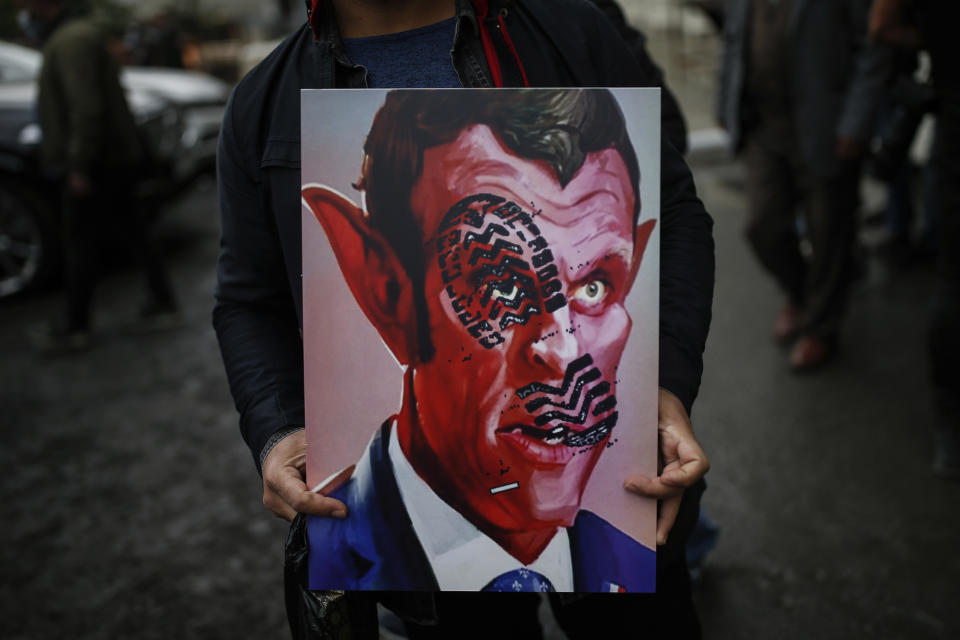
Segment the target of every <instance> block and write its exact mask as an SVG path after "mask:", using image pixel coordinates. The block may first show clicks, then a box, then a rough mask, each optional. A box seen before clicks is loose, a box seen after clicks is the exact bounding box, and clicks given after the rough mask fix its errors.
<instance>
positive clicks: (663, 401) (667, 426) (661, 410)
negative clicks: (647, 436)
mask: <svg viewBox="0 0 960 640" xmlns="http://www.w3.org/2000/svg"><path fill="white" fill-rule="evenodd" d="M657 404H658V411H657V413H658V415H657V437H658V440H659V442H660V460H659V464H660V466H661V469H662V470H661V471H660V475H659V476H657V477H655V478H650V477H648V476H640V475H634V476H628V477H627V479H626V480H625V481H624V483H623V487H624V488H625V489H626V490H627V491H631V492H633V493H636V494H638V495H641V496H646V497H648V498H656V499H658V500H662V501H663V503H662V504H661V506H660V516H659V517H658V518H657V544H658V545H663V544H666V542H667V535H668V534H669V533H670V529H672V528H673V523H674V522H675V521H676V519H677V513H678V512H679V511H680V500H681V499H682V498H683V491H684V489H686V488H687V487H689V486H691V485H693V484H694V483H696V482H697V481H698V480H700V478H702V477H703V476H704V474H706V473H707V471H709V470H710V462H709V461H708V460H707V455H706V454H705V453H704V452H703V449H702V448H700V444H699V443H698V442H697V439H696V438H695V437H694V435H693V425H691V424H690V416H688V415H687V410H686V409H685V408H684V407H683V403H682V402H680V399H679V398H677V396H675V395H673V394H672V393H670V392H669V391H665V390H664V389H660V395H659V398H658V403H657Z"/></svg>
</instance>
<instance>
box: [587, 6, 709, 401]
mask: <svg viewBox="0 0 960 640" xmlns="http://www.w3.org/2000/svg"><path fill="white" fill-rule="evenodd" d="M597 13H598V14H599V12H597ZM597 17H598V19H597V20H596V23H595V25H594V29H595V30H594V32H593V34H592V36H591V37H590V38H589V40H588V41H590V42H604V43H606V46H604V47H602V49H603V53H602V54H599V55H600V56H601V57H600V59H598V60H597V61H596V62H597V63H599V64H598V66H599V68H601V69H605V70H608V75H607V76H606V77H605V78H604V79H605V82H606V83H607V86H611V87H614V86H634V87H644V86H647V87H649V86H657V84H656V83H657V82H658V80H662V78H659V79H658V78H656V77H654V76H651V75H649V70H648V71H646V72H645V71H644V68H643V67H642V66H640V65H636V64H622V61H625V60H632V56H631V54H630V53H629V49H628V48H627V45H626V44H625V43H624V42H623V41H622V40H621V39H620V38H616V37H611V34H610V33H609V31H610V29H611V27H610V23H609V22H608V21H607V20H606V19H605V18H604V17H603V16H602V15H598V16H597ZM617 61H620V64H618V63H617ZM611 70H612V71H611ZM664 106H665V109H666V105H664ZM664 115H666V114H664ZM660 225H661V226H660V387H662V388H663V389H666V390H667V391H670V392H671V393H673V394H674V395H675V396H677V398H679V399H680V401H681V402H683V405H684V406H685V407H686V409H687V411H688V412H689V411H690V410H691V408H692V406H693V401H694V399H695V398H696V397H697V392H698V391H699V389H700V378H701V375H702V373H703V350H704V348H705V346H706V341H707V333H708V332H709V329H710V320H711V309H712V305H713V281H714V254H713V250H714V247H713V220H712V219H711V217H710V215H709V214H708V213H707V211H706V209H705V208H704V206H703V202H701V201H700V199H699V198H698V197H697V193H696V187H695V186H694V183H693V176H692V174H691V173H690V169H689V168H688V167H687V163H686V161H685V160H684V159H683V156H681V155H680V152H679V151H677V149H676V148H675V147H674V146H673V144H672V143H671V142H670V138H669V136H667V135H663V136H661V150H660Z"/></svg>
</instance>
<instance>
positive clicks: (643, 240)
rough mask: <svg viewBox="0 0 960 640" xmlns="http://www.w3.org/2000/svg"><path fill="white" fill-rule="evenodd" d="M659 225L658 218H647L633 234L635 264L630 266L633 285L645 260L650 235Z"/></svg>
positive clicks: (631, 283)
mask: <svg viewBox="0 0 960 640" xmlns="http://www.w3.org/2000/svg"><path fill="white" fill-rule="evenodd" d="M656 226H657V221H656V220H647V221H646V222H643V223H641V224H638V225H637V228H636V230H635V231H634V234H633V265H631V267H630V280H629V282H630V285H631V286H632V285H633V281H634V279H635V278H636V277H637V271H639V270H640V264H641V263H642V262H643V254H644V253H645V252H646V249H647V241H648V240H650V235H651V234H652V233H653V229H654V227H656Z"/></svg>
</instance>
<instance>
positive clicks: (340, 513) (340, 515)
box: [331, 509, 347, 518]
mask: <svg viewBox="0 0 960 640" xmlns="http://www.w3.org/2000/svg"><path fill="white" fill-rule="evenodd" d="M331 515H332V516H333V517H334V518H346V517H347V512H346V511H344V510H343V509H337V510H336V511H334V512H333V513H332V514H331Z"/></svg>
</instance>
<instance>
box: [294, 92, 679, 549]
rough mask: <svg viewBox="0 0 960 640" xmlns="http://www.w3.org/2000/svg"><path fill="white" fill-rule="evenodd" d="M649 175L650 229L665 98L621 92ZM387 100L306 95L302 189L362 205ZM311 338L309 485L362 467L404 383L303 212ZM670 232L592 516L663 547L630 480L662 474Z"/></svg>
mask: <svg viewBox="0 0 960 640" xmlns="http://www.w3.org/2000/svg"><path fill="white" fill-rule="evenodd" d="M611 91H612V93H613V94H614V96H615V97H616V98H617V101H618V102H619V104H620V108H621V110H622V111H623V113H624V116H625V119H626V121H627V129H628V132H629V135H630V139H631V141H632V142H633V146H634V149H635V150H636V152H637V160H638V162H639V165H640V199H641V209H640V221H641V222H643V221H646V220H650V219H658V220H659V217H660V189H659V185H660V167H659V159H660V93H659V90H658V89H612V90H611ZM385 93H386V90H376V89H363V90H345V89H337V90H322V89H315V90H304V91H302V92H301V123H302V138H301V156H302V163H301V172H302V181H303V184H309V183H320V184H324V185H327V186H330V187H332V188H334V189H336V190H338V191H340V192H341V193H343V194H345V195H347V196H348V197H350V198H351V199H352V200H354V201H356V202H359V193H358V192H357V191H355V190H354V189H353V188H352V187H351V183H352V182H355V181H356V180H357V178H358V177H359V175H360V164H361V161H362V148H363V140H364V137H365V136H366V134H367V131H368V130H369V128H370V124H371V122H372V121H373V117H374V114H375V113H376V111H377V109H379V107H380V105H382V104H383V99H384V95H385ZM302 211H303V224H302V228H303V246H304V252H303V286H304V295H303V333H304V367H305V379H304V382H305V400H306V414H307V425H306V426H307V441H308V449H307V483H308V485H309V486H311V487H313V486H316V485H318V484H320V483H321V482H323V481H324V480H325V479H326V478H328V477H330V476H331V475H334V474H336V473H337V472H338V471H340V470H341V469H343V468H344V467H347V466H349V465H351V464H353V463H354V462H356V461H357V460H358V459H359V458H360V456H361V455H362V454H363V452H364V450H365V449H366V447H367V444H368V443H369V441H370V438H371V436H372V435H373V433H374V431H375V430H376V429H378V428H379V427H380V425H381V424H382V423H383V421H384V420H385V419H386V418H387V417H389V416H391V415H393V414H394V413H396V412H397V410H398V409H399V407H400V398H401V384H402V372H401V370H400V367H399V366H398V364H397V362H396V360H394V358H393V356H392V355H391V354H390V352H389V351H388V350H387V348H386V346H385V345H384V344H383V341H382V340H381V339H380V336H379V334H378V333H377V331H376V330H375V329H374V328H373V326H372V325H371V324H370V322H369V321H368V320H367V318H366V316H364V314H363V312H362V311H361V310H360V307H359V306H358V304H357V303H356V301H355V300H354V298H353V295H352V294H351V293H350V290H349V288H348V287H347V285H346V282H345V281H344V279H343V276H342V275H341V273H340V269H339V267H338V266H337V261H336V258H335V257H334V255H333V251H332V249H331V248H330V244H329V242H328V241H327V238H326V236H325V234H324V232H323V229H322V227H321V226H320V224H319V222H317V220H316V218H314V216H313V214H312V213H311V212H310V211H309V210H308V209H306V208H305V207H304V208H303V210H302ZM659 254H660V225H659V223H658V224H657V227H656V228H655V229H654V232H653V234H652V235H651V237H650V240H649V242H648V245H647V249H646V252H645V254H644V257H643V262H642V264H641V267H640V270H639V272H638V274H637V279H636V282H635V283H634V285H633V288H632V290H631V292H630V295H629V297H628V298H627V309H628V310H629V313H630V316H631V318H632V319H633V329H632V331H631V334H630V338H629V340H628V342H627V346H626V349H625V351H624V354H623V359H622V361H621V365H620V369H619V373H618V385H617V401H618V410H619V412H620V419H619V421H618V424H617V427H616V428H615V429H614V430H613V433H612V438H616V439H617V442H616V443H615V444H614V446H612V447H610V448H608V449H607V450H606V451H605V452H604V453H603V456H602V457H601V458H600V462H599V463H598V465H597V467H596V469H595V470H594V473H593V475H592V476H591V479H590V483H589V485H588V486H587V490H586V493H585V495H584V499H583V503H582V505H581V506H582V508H585V509H589V510H590V511H593V512H594V513H596V514H597V515H599V516H600V517H602V518H604V519H606V520H608V521H609V522H611V523H612V524H613V525H614V526H616V527H617V528H619V529H621V530H622V531H624V532H626V533H628V534H629V535H631V536H632V537H634V538H635V539H637V540H639V541H640V542H642V543H643V544H645V545H646V546H648V547H650V548H652V549H653V548H655V526H656V503H655V502H654V501H652V500H647V499H644V498H640V497H637V496H634V495H632V494H629V493H627V492H626V491H624V490H623V488H622V479H623V477H624V476H626V475H628V474H630V473H643V474H647V475H654V474H655V473H656V445H657V425H656V419H657V353H658V337H657V326H658V313H659V309H658V302H659Z"/></svg>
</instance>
